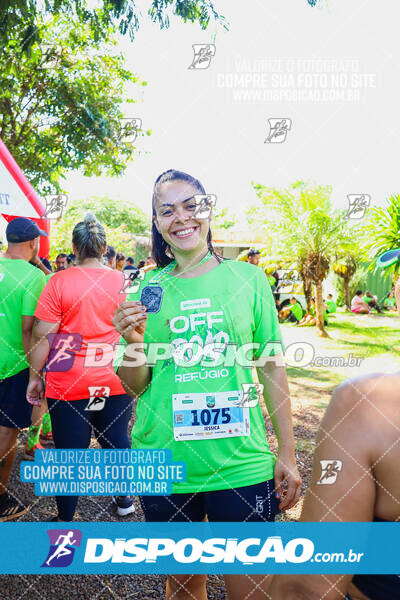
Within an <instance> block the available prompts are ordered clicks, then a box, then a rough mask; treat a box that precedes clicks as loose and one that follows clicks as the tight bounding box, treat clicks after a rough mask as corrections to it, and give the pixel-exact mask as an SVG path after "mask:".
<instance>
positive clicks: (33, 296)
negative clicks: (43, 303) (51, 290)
mask: <svg viewBox="0 0 400 600" xmlns="http://www.w3.org/2000/svg"><path fill="white" fill-rule="evenodd" d="M45 285H46V278H45V276H44V274H43V273H42V271H39V270H38V271H37V272H36V269H35V278H34V279H33V281H30V282H29V287H27V289H26V290H25V293H24V295H23V298H22V315H23V316H24V317H32V316H33V315H34V314H35V309H36V305H37V303H38V300H39V298H40V295H41V293H42V291H43V288H44V286H45Z"/></svg>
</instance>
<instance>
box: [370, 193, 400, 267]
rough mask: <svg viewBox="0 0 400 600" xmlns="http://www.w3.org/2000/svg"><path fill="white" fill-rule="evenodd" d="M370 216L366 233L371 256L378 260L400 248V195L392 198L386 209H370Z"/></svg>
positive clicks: (394, 195) (388, 200)
mask: <svg viewBox="0 0 400 600" xmlns="http://www.w3.org/2000/svg"><path fill="white" fill-rule="evenodd" d="M369 215H370V218H369V221H368V223H367V224H366V226H365V233H366V235H367V236H368V242H367V249H368V250H369V251H370V253H371V256H372V257H374V258H377V257H378V256H380V255H381V254H383V253H384V252H385V251H386V250H392V249H393V248H400V194H393V195H392V196H390V197H389V198H388V199H387V206H385V207H373V208H370V209H369ZM395 270H396V269H395Z"/></svg>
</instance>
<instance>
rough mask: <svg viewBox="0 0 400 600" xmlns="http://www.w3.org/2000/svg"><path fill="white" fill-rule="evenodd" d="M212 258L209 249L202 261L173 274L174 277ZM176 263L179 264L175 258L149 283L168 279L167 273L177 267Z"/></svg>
mask: <svg viewBox="0 0 400 600" xmlns="http://www.w3.org/2000/svg"><path fill="white" fill-rule="evenodd" d="M210 258H211V252H210V251H208V252H207V254H206V255H205V257H204V258H202V260H201V261H200V262H198V263H197V264H196V265H193V266H192V267H189V269H185V270H184V271H182V272H181V273H179V274H178V275H173V276H172V277H179V276H180V275H183V274H184V273H188V272H189V271H191V270H192V269H196V267H199V266H200V265H202V264H203V263H205V262H207V261H208V260H210ZM176 265H177V262H176V260H173V261H172V262H171V263H169V265H167V266H166V267H165V268H164V269H163V270H162V271H160V273H157V275H155V276H154V277H153V278H152V279H151V280H150V281H149V283H148V285H151V284H155V283H160V282H161V281H164V280H165V279H168V277H166V275H168V273H170V272H171V271H173V270H174V269H175V267H176Z"/></svg>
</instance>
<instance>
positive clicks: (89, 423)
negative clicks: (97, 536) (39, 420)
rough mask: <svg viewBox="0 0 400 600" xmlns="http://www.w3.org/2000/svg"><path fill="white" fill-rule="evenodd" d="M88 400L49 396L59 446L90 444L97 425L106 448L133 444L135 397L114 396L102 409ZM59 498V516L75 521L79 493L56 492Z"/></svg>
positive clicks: (103, 445)
mask: <svg viewBox="0 0 400 600" xmlns="http://www.w3.org/2000/svg"><path fill="white" fill-rule="evenodd" d="M88 402H89V398H86V399H84V400H70V401H66V400H54V399H52V398H47V405H48V407H49V412H50V416H51V426H52V431H53V439H54V445H55V447H56V448H57V449H58V448H60V449H63V448H67V449H69V448H89V445H90V438H91V434H92V428H93V432H94V435H95V436H96V439H97V441H98V442H99V444H100V445H101V447H102V448H104V449H113V448H118V449H125V448H130V447H131V443H130V440H129V437H128V425H129V420H130V418H131V414H132V402H133V400H132V398H131V397H130V396H128V395H127V394H122V395H120V396H110V397H109V398H107V399H106V401H105V405H104V407H103V409H102V410H85V408H86V407H87V405H88ZM56 502H57V508H58V516H59V518H60V519H62V520H63V521H72V519H73V517H74V513H75V509H76V505H77V503H78V496H56Z"/></svg>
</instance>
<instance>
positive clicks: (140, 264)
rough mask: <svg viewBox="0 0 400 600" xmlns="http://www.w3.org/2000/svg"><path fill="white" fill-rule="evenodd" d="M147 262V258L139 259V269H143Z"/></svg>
mask: <svg viewBox="0 0 400 600" xmlns="http://www.w3.org/2000/svg"><path fill="white" fill-rule="evenodd" d="M145 264H146V261H145V260H139V262H138V264H137V268H138V269H143V267H144V265H145Z"/></svg>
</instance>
